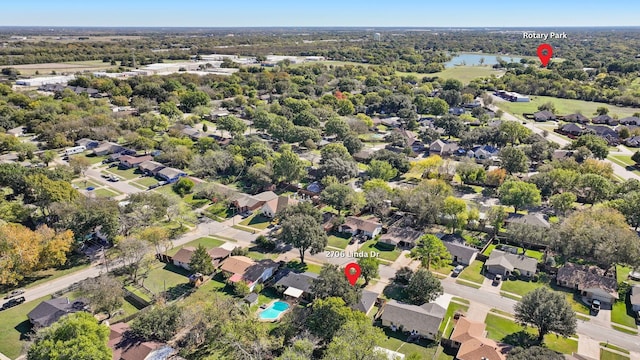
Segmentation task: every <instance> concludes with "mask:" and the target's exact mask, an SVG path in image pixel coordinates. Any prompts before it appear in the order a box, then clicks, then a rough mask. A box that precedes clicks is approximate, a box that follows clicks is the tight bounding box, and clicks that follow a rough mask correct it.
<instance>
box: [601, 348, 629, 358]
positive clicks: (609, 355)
mask: <svg viewBox="0 0 640 360" xmlns="http://www.w3.org/2000/svg"><path fill="white" fill-rule="evenodd" d="M600 360H629V357H628V356H625V355H621V354H618V353H614V352H611V351H608V350H605V349H602V348H601V349H600Z"/></svg>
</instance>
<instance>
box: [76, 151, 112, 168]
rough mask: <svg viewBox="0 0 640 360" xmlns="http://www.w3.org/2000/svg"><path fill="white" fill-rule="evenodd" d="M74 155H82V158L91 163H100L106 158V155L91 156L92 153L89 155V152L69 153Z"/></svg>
mask: <svg viewBox="0 0 640 360" xmlns="http://www.w3.org/2000/svg"><path fill="white" fill-rule="evenodd" d="M75 156H80V157H83V158H85V159H87V160H89V162H90V163H91V165H94V164H97V163H100V162H102V160H104V159H106V158H107V156H93V155H89V153H85V154H79V155H71V157H75Z"/></svg>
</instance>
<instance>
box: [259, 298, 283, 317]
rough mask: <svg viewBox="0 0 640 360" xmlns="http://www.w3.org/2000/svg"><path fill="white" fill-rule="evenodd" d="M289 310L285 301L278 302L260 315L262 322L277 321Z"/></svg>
mask: <svg viewBox="0 0 640 360" xmlns="http://www.w3.org/2000/svg"><path fill="white" fill-rule="evenodd" d="M287 309H289V304H287V303H286V302H284V301H276V302H274V303H273V304H271V306H269V307H268V308H266V309H264V310H263V311H262V312H261V313H260V320H276V319H277V318H279V317H280V315H281V314H282V313H283V312H285V311H287Z"/></svg>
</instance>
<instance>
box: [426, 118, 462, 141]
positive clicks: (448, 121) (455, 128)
mask: <svg viewBox="0 0 640 360" xmlns="http://www.w3.org/2000/svg"><path fill="white" fill-rule="evenodd" d="M433 124H434V125H435V126H436V127H439V128H442V129H444V133H445V135H448V136H449V138H451V137H452V136H458V135H460V134H461V133H462V132H463V131H465V130H466V129H467V125H466V124H465V123H464V121H463V120H462V119H460V118H459V117H457V116H454V115H445V116H442V117H439V118H437V119H436V120H435V121H434V122H433Z"/></svg>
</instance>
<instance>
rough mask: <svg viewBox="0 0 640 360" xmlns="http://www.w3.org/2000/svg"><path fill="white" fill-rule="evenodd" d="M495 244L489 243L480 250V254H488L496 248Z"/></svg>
mask: <svg viewBox="0 0 640 360" xmlns="http://www.w3.org/2000/svg"><path fill="white" fill-rule="evenodd" d="M496 246H497V244H489V246H487V248H486V249H484V251H483V252H482V255H484V256H489V255H491V252H492V251H493V250H494V249H495V248H496Z"/></svg>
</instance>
